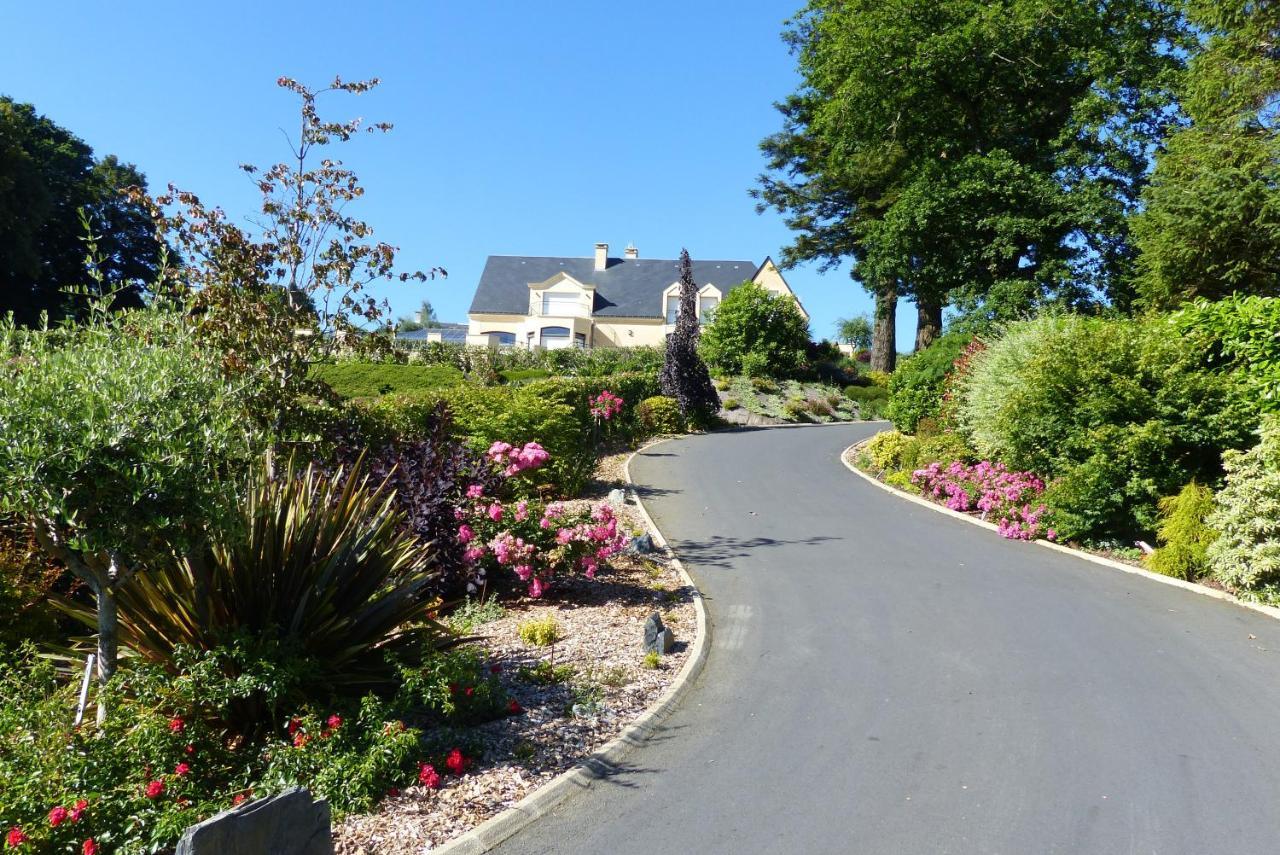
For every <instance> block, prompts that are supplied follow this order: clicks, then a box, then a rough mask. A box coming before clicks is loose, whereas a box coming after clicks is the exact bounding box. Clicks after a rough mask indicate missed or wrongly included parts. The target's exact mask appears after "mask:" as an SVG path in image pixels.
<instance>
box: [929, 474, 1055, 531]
mask: <svg viewBox="0 0 1280 855" xmlns="http://www.w3.org/2000/svg"><path fill="white" fill-rule="evenodd" d="M911 483H913V484H915V485H916V486H918V487H919V488H920V489H921V492H923V493H924V495H925V496H927V497H929V498H932V499H935V500H937V501H939V502H941V503H942V504H944V505H946V506H947V507H948V508H951V510H953V511H960V512H961V513H975V512H976V513H978V514H980V516H981V518H982V519H984V520H989V521H991V522H994V523H995V524H996V526H997V527H998V529H999V532H1000V534H1001V536H1003V537H1007V538H1010V539H1011V540H1035V539H1036V538H1037V537H1040V535H1041V528H1042V526H1043V524H1044V522H1045V516H1046V514H1047V513H1048V508H1047V507H1046V506H1045V505H1044V503H1043V502H1040V501H1039V499H1040V496H1041V494H1042V493H1044V488H1045V484H1044V481H1043V480H1041V479H1040V478H1039V477H1038V476H1036V475H1034V474H1033V473H1031V472H1014V471H1011V470H1010V469H1009V468H1008V467H1007V466H1005V465H1004V464H1003V463H992V462H991V461H989V460H984V461H982V462H980V463H975V464H973V465H970V464H967V463H962V462H960V461H956V462H954V463H951V464H948V465H947V466H943V465H942V464H941V463H930V464H929V465H928V466H926V467H925V468H923V469H917V470H916V471H915V472H913V473H911ZM1054 534H1055V533H1054V531H1053V529H1049V530H1048V531H1047V532H1045V536H1046V537H1048V538H1049V539H1050V540H1053V538H1054Z"/></svg>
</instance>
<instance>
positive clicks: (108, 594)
mask: <svg viewBox="0 0 1280 855" xmlns="http://www.w3.org/2000/svg"><path fill="white" fill-rule="evenodd" d="M94 593H95V594H97V595H98V687H99V692H98V724H102V723H103V722H104V721H106V719H107V706H106V704H105V703H104V702H103V700H102V692H101V687H102V686H103V685H105V684H106V682H107V681H108V680H110V679H111V676H112V675H113V674H115V673H116V649H117V646H118V644H117V638H118V635H117V632H118V627H119V617H118V613H117V610H116V594H115V591H114V590H112V588H111V585H110V583H108V584H105V585H102V586H100V587H99V588H98V589H97V590H95V591H94Z"/></svg>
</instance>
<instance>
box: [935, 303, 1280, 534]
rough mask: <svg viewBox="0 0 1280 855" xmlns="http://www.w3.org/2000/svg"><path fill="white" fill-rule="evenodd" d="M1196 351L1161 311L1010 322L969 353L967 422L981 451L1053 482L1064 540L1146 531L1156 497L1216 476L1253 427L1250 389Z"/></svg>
mask: <svg viewBox="0 0 1280 855" xmlns="http://www.w3.org/2000/svg"><path fill="white" fill-rule="evenodd" d="M1201 357H1202V354H1200V353H1196V352H1193V351H1192V350H1190V349H1189V348H1188V343H1187V342H1186V341H1185V340H1184V339H1183V338H1181V337H1180V336H1178V335H1177V334H1176V330H1174V328H1173V327H1172V326H1171V325H1170V324H1169V323H1168V322H1167V321H1165V320H1164V319H1160V318H1155V319H1151V320H1146V321H1136V320H1109V319H1103V318H1085V317H1079V316H1042V317H1040V318H1037V319H1035V320H1031V321H1022V322H1018V323H1015V324H1011V325H1010V326H1009V327H1008V328H1007V330H1006V331H1005V334H1004V335H1003V336H1001V337H1000V338H999V339H997V340H996V341H993V342H989V346H988V348H987V349H986V350H985V351H982V352H980V353H977V354H974V355H973V356H972V362H971V368H970V373H969V376H968V377H967V378H966V379H965V380H964V382H963V385H962V395H961V400H960V402H959V405H958V407H957V417H958V420H959V422H960V426H961V427H960V430H961V432H962V433H964V434H965V435H966V436H967V437H968V438H969V439H970V441H971V442H972V444H973V446H974V448H975V449H976V450H977V452H978V453H979V454H980V455H981V456H982V457H984V458H991V459H997V460H1000V461H1002V462H1004V463H1006V464H1007V465H1009V466H1010V467H1012V468H1014V469H1022V470H1029V471H1032V472H1035V473H1036V474H1037V475H1039V476H1041V477H1042V478H1044V479H1045V481H1046V482H1051V487H1050V489H1049V490H1048V492H1046V494H1045V501H1046V503H1047V504H1048V505H1049V507H1050V508H1051V510H1052V512H1053V521H1054V525H1055V527H1056V528H1057V529H1058V532H1059V534H1060V535H1061V536H1062V537H1064V538H1068V539H1085V540H1108V539H1113V540H1119V541H1122V542H1132V541H1133V540H1134V539H1137V538H1139V537H1150V534H1151V532H1153V531H1154V530H1155V528H1156V525H1157V522H1158V512H1157V505H1158V502H1159V499H1160V498H1161V497H1162V496H1166V495H1169V494H1171V493H1173V492H1175V491H1176V490H1178V489H1180V487H1181V486H1182V485H1183V484H1186V483H1187V482H1189V481H1191V480H1199V481H1201V482H1202V483H1212V482H1214V481H1215V480H1216V479H1217V478H1218V477H1219V475H1220V472H1221V468H1220V467H1221V463H1220V458H1219V455H1220V453H1221V451H1222V450H1224V449H1229V448H1242V447H1245V446H1247V445H1248V443H1249V437H1250V435H1251V430H1252V428H1251V426H1252V425H1255V424H1257V419H1258V411H1257V407H1256V405H1255V404H1254V403H1253V402H1251V400H1250V395H1249V394H1248V392H1247V389H1246V387H1245V386H1244V385H1243V384H1242V383H1241V382H1240V381H1239V380H1238V379H1237V378H1235V377H1233V376H1230V375H1226V374H1222V373H1216V372H1213V371H1210V370H1207V369H1205V368H1203V367H1202V366H1201V365H1200V360H1201Z"/></svg>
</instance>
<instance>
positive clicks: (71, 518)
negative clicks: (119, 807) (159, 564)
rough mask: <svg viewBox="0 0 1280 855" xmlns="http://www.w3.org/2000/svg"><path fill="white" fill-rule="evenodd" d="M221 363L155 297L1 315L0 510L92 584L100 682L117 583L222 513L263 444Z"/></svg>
mask: <svg viewBox="0 0 1280 855" xmlns="http://www.w3.org/2000/svg"><path fill="white" fill-rule="evenodd" d="M220 363H221V356H220V354H215V353H212V352H210V351H208V350H207V349H205V348H202V347H200V346H199V345H198V344H197V342H196V340H195V338H194V335H193V332H192V328H191V326H190V325H189V323H188V322H187V319H186V318H185V317H183V315H182V314H180V313H178V312H173V311H169V310H166V309H162V308H152V309H142V310H134V311H129V312H125V313H121V314H117V315H108V314H106V313H105V312H102V311H97V312H95V314H94V316H93V317H91V318H90V319H89V320H88V322H87V323H85V324H84V325H81V326H69V325H68V326H60V327H54V328H44V329H36V330H23V329H20V328H17V327H15V326H14V324H13V321H12V319H10V320H5V321H0V436H3V437H4V441H3V442H0V513H3V514H7V515H12V516H14V517H16V518H18V519H20V520H21V521H22V522H23V523H25V524H26V525H28V526H30V527H31V529H32V531H33V532H34V533H35V535H36V537H37V538H38V540H39V541H40V543H41V545H42V546H43V547H44V549H45V550H47V552H48V553H49V554H50V555H51V556H53V557H55V558H57V559H58V560H60V561H61V562H63V563H64V564H65V565H66V567H67V569H68V570H70V571H71V572H72V573H73V574H75V576H77V577H78V578H80V579H82V580H83V581H84V582H85V583H86V584H87V585H88V586H89V588H90V589H91V590H92V591H93V593H94V595H95V596H96V598H97V622H98V651H97V654H98V666H97V667H98V677H99V680H100V681H102V682H105V681H106V680H107V679H109V678H110V677H111V675H112V673H113V672H114V670H115V665H116V646H117V616H116V594H117V592H118V591H119V589H120V588H121V586H124V585H127V584H129V580H130V578H131V577H133V576H134V575H135V574H137V573H138V572H140V571H141V570H143V569H144V568H145V567H146V565H147V563H148V562H149V561H153V560H161V559H166V558H167V559H170V560H171V559H172V553H173V552H174V551H177V552H187V551H191V550H193V549H194V548H195V547H196V546H198V545H199V544H201V543H202V542H203V540H204V538H205V533H206V531H207V530H208V529H209V527H210V526H222V525H225V524H228V523H230V521H231V520H232V519H233V516H232V512H233V508H234V502H233V501H232V500H233V498H234V495H235V492H236V484H237V482H238V481H239V478H240V474H241V473H242V472H243V470H244V466H245V465H246V464H247V462H248V461H249V460H250V459H251V458H252V457H254V456H255V455H256V454H258V453H259V450H260V448H261V446H262V440H261V437H260V435H259V434H258V433H257V432H256V431H255V430H254V429H253V428H252V427H250V425H251V421H250V420H248V419H246V417H245V407H244V403H243V396H242V395H241V394H240V392H239V390H238V389H236V388H234V387H233V386H232V385H230V384H229V383H228V381H227V380H226V379H225V375H224V372H223V370H222V366H221V364H220ZM100 714H101V710H100Z"/></svg>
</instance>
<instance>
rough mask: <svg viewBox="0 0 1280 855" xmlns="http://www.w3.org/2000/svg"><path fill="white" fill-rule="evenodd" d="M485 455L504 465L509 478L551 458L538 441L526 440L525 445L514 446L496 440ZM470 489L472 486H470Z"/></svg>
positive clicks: (503, 471) (497, 463) (495, 462)
mask: <svg viewBox="0 0 1280 855" xmlns="http://www.w3.org/2000/svg"><path fill="white" fill-rule="evenodd" d="M485 456H486V457H488V458H489V459H490V460H491V461H493V463H494V464H496V465H497V466H500V467H502V474H503V475H504V476H506V477H507V478H510V477H512V476H514V475H518V474H520V473H521V472H524V471H526V470H529V469H537V468H539V467H540V466H542V464H544V463H546V462H547V461H548V460H549V459H551V455H550V454H548V453H547V451H546V449H544V448H543V447H542V446H541V445H538V443H536V442H526V443H525V444H524V445H523V446H514V445H512V444H511V443H509V442H495V443H494V444H493V445H491V446H489V450H488V451H486V452H485ZM472 486H475V485H472ZM468 490H471V488H470V487H469V488H468Z"/></svg>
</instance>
